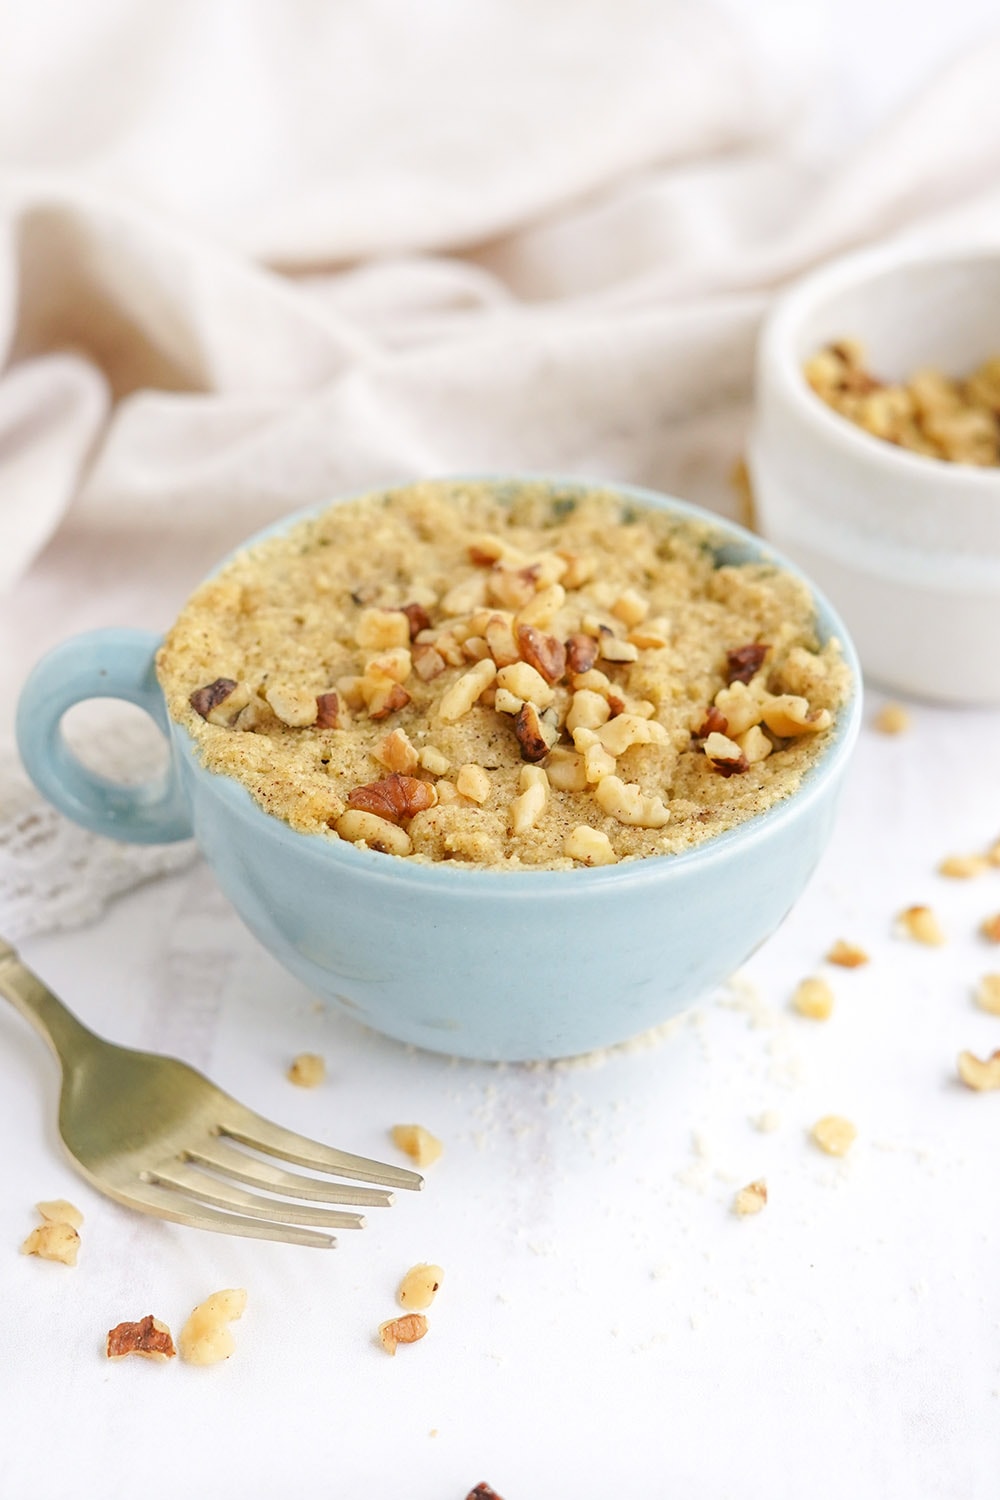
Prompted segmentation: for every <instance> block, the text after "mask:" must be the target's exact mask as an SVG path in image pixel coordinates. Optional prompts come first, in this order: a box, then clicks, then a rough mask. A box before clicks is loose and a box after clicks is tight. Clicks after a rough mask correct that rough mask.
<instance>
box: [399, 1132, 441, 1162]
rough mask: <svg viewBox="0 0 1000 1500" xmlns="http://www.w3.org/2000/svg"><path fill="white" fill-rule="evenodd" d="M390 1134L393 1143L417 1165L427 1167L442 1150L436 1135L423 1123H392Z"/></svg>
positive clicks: (435, 1159) (436, 1158)
mask: <svg viewBox="0 0 1000 1500" xmlns="http://www.w3.org/2000/svg"><path fill="white" fill-rule="evenodd" d="M391 1135H392V1139H393V1143H394V1144H395V1145H396V1146H398V1147H399V1149H400V1151H405V1152H406V1154H407V1156H410V1157H412V1158H413V1160H414V1161H415V1162H416V1164H417V1166H418V1167H429V1166H430V1165H431V1164H432V1163H433V1162H436V1161H437V1160H438V1158H439V1157H440V1156H441V1154H442V1152H443V1151H444V1146H443V1145H442V1144H441V1142H440V1141H439V1140H438V1138H437V1136H436V1135H432V1134H431V1132H430V1131H429V1130H425V1129H424V1127H423V1125H394V1126H393V1127H392V1131H391Z"/></svg>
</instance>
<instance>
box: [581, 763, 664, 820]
mask: <svg viewBox="0 0 1000 1500" xmlns="http://www.w3.org/2000/svg"><path fill="white" fill-rule="evenodd" d="M594 797H595V798H596V800H597V802H598V805H599V806H600V807H601V808H602V809H603V810H604V811H605V812H606V813H608V814H609V816H611V817H612V818H616V819H617V820H618V822H619V823H624V824H626V825H628V826H630V827H632V828H662V827H663V826H664V825H665V824H666V823H668V822H669V821H670V811H669V809H668V808H666V807H665V806H664V804H663V802H662V801H661V799H660V798H659V797H647V796H646V794H645V793H644V792H643V790H642V788H641V787H640V786H638V785H637V784H636V783H635V782H624V781H622V780H621V778H620V777H619V776H604V777H602V779H601V780H600V781H599V782H598V783H597V790H596V791H595V792H594Z"/></svg>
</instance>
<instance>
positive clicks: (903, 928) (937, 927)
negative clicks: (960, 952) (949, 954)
mask: <svg viewBox="0 0 1000 1500" xmlns="http://www.w3.org/2000/svg"><path fill="white" fill-rule="evenodd" d="M896 926H897V930H898V931H899V932H900V933H902V934H904V935H905V936H907V937H911V938H913V940H914V942H917V943H926V944H927V946H928V947H930V948H940V947H941V945H942V944H943V943H945V942H947V939H946V937H945V935H944V932H943V930H942V928H941V924H940V922H939V921H938V919H937V917H936V916H935V915H934V913H933V912H932V911H931V909H930V907H929V906H908V907H907V908H906V910H905V911H901V912H900V914H899V916H898V918H897V921H896Z"/></svg>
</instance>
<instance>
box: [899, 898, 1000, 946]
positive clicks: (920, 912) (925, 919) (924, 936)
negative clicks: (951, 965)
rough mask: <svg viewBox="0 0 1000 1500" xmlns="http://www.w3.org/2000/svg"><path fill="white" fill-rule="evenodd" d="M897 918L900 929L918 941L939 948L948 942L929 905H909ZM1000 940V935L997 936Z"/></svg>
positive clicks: (902, 932)
mask: <svg viewBox="0 0 1000 1500" xmlns="http://www.w3.org/2000/svg"><path fill="white" fill-rule="evenodd" d="M896 920H897V929H898V931H899V932H900V933H901V934H903V935H905V936H906V937H911V938H913V940H914V942H916V943H925V944H926V945H927V946H928V947H931V948H939V947H940V946H941V945H942V943H944V942H946V941H947V939H946V938H945V935H944V932H943V931H942V929H941V924H940V922H939V921H938V919H937V917H936V916H935V915H934V913H933V912H932V911H931V909H930V907H929V906H908V907H907V908H906V910H905V911H901V912H900V914H899V916H898V918H897V919H896ZM997 941H998V942H1000V936H998V937H997Z"/></svg>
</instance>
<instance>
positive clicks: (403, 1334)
mask: <svg viewBox="0 0 1000 1500" xmlns="http://www.w3.org/2000/svg"><path fill="white" fill-rule="evenodd" d="M426 1332H427V1319H426V1318H425V1317H424V1315H423V1313H406V1314H404V1316H403V1317H401V1318H389V1319H387V1321H386V1322H384V1323H380V1324H379V1328H378V1338H379V1343H380V1344H381V1345H382V1348H383V1349H384V1350H385V1352H386V1354H395V1352H396V1348H397V1346H398V1345H399V1344H415V1343H416V1342H417V1340H418V1339H422V1338H423V1337H424V1334H425V1333H426Z"/></svg>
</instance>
